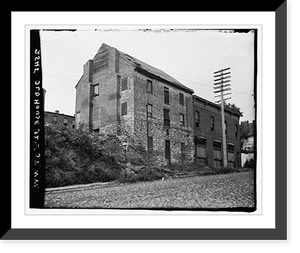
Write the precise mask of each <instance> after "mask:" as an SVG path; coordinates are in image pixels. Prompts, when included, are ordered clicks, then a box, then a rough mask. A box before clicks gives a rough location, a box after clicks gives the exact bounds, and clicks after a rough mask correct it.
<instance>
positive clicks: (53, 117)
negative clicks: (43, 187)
mask: <svg viewBox="0 0 300 253" xmlns="http://www.w3.org/2000/svg"><path fill="white" fill-rule="evenodd" d="M44 120H45V124H46V125H49V124H61V125H65V126H72V127H75V116H71V115H66V114H63V113H59V111H58V110H56V111H55V112H47V111H45V112H44Z"/></svg>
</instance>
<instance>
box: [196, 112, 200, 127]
mask: <svg viewBox="0 0 300 253" xmlns="http://www.w3.org/2000/svg"><path fill="white" fill-rule="evenodd" d="M195 126H196V127H199V126H200V113H199V112H198V111H195Z"/></svg>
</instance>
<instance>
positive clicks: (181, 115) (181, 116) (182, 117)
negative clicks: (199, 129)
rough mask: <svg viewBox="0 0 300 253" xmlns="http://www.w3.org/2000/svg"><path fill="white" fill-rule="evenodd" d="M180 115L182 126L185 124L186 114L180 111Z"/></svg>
mask: <svg viewBox="0 0 300 253" xmlns="http://www.w3.org/2000/svg"><path fill="white" fill-rule="evenodd" d="M179 117H180V126H184V114H181V113H180V115H179Z"/></svg>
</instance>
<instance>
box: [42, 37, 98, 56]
mask: <svg viewBox="0 0 300 253" xmlns="http://www.w3.org/2000/svg"><path fill="white" fill-rule="evenodd" d="M41 42H42V43H46V44H50V45H54V46H57V47H62V48H66V49H69V50H72V51H76V52H79V53H83V54H87V55H90V56H93V54H91V53H87V52H83V51H80V50H77V49H74V48H70V47H66V46H62V45H58V44H55V43H52V42H49V41H44V40H42V41H41Z"/></svg>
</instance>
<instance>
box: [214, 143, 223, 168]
mask: <svg viewBox="0 0 300 253" xmlns="http://www.w3.org/2000/svg"><path fill="white" fill-rule="evenodd" d="M221 146H222V143H221V142H219V141H214V142H213V148H214V168H217V169H220V168H221V166H222V155H221Z"/></svg>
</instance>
